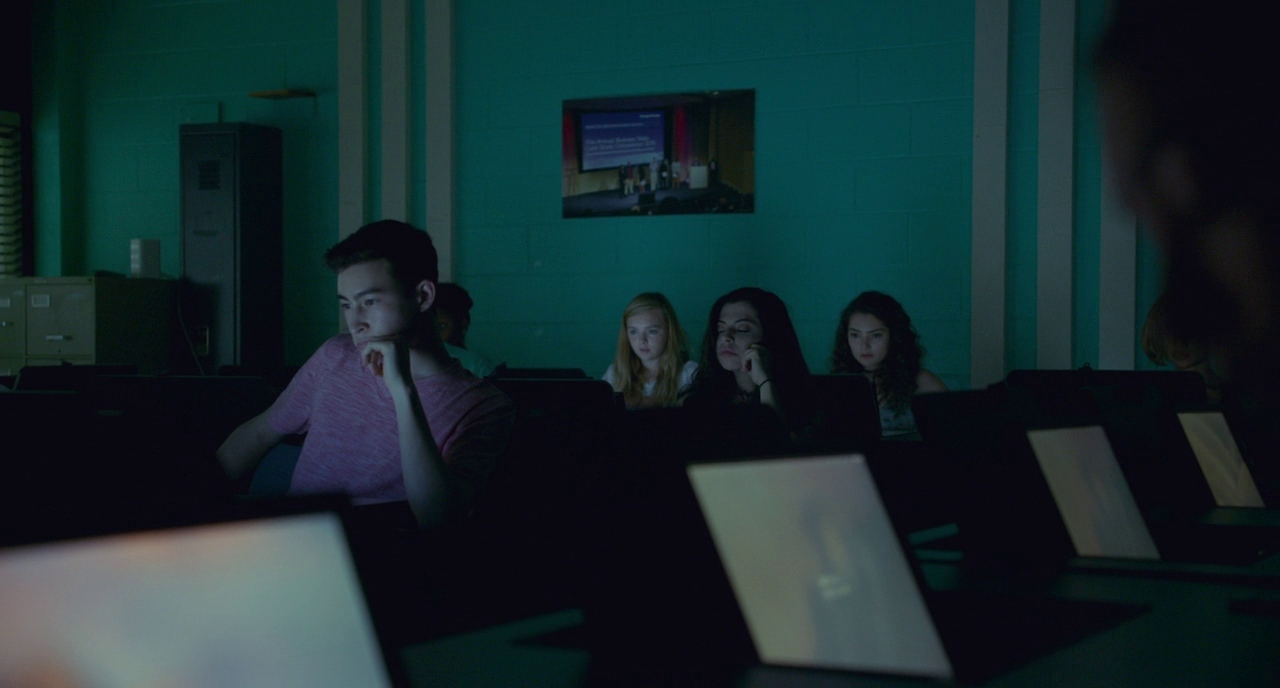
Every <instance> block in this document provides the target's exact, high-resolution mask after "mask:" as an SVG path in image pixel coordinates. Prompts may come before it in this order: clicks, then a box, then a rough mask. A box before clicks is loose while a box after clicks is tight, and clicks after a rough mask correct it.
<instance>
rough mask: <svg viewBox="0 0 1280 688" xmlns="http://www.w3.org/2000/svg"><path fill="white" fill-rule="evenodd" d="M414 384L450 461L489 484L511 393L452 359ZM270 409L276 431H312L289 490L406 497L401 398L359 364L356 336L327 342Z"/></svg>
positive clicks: (507, 431) (366, 498)
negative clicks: (399, 411) (394, 398)
mask: <svg viewBox="0 0 1280 688" xmlns="http://www.w3.org/2000/svg"><path fill="white" fill-rule="evenodd" d="M415 386H416V387H417V388H418V396H419V398H420V399H421V400H422V408H423V410H424V411H425V412H426V416H427V425H428V427H430V428H431V436H432V437H434V438H435V441H436V446H438V447H440V453H441V455H442V456H443V457H444V462H445V465H446V466H448V468H449V470H451V471H453V472H454V473H455V474H457V475H460V476H464V477H467V478H469V479H471V480H472V481H474V482H475V483H476V484H477V485H480V484H483V482H484V480H485V479H486V478H487V477H488V475H489V472H490V471H491V470H492V469H493V465H494V462H495V461H496V460H497V458H498V457H499V456H500V455H501V454H502V452H503V451H504V450H505V449H506V444H507V439H508V438H509V437H510V435H511V428H512V426H513V424H514V423H515V407H514V406H513V405H512V403H511V400H510V399H508V398H507V397H506V395H504V394H503V393H502V392H500V391H498V389H497V388H495V387H494V386H493V385H490V384H489V383H488V382H485V381H484V380H481V379H479V378H477V377H475V376H474V375H472V374H471V373H469V372H467V371H466V370H465V369H463V368H462V366H461V365H459V364H458V363H457V362H456V361H455V362H454V364H453V365H451V366H450V367H448V368H447V369H446V370H443V371H441V372H439V373H437V374H435V375H432V376H431V377H428V378H425V379H422V380H418V381H416V382H415ZM268 418H269V420H270V422H271V428H272V429H273V430H275V431H276V432H279V433H282V434H286V435H288V434H305V435H306V439H305V440H304V441H303V443H302V453H301V454H300V455H299V457H298V463H297V467H296V468H295V469H294V471H293V482H292V484H291V485H290V487H289V492H290V493H291V494H346V495H350V496H351V497H352V501H353V502H354V503H356V504H373V503H377V502H389V501H400V500H404V499H406V495H405V489H404V478H403V475H402V473H401V469H400V440H399V435H398V430H397V426H396V410H395V405H394V404H393V402H392V400H391V394H390V393H389V392H388V391H387V388H386V385H385V384H384V383H383V382H382V380H380V379H379V378H376V377H374V376H373V375H372V374H370V373H369V371H368V370H366V369H365V368H364V366H363V365H362V364H361V362H360V353H359V351H358V350H357V349H356V347H355V343H354V342H353V341H352V339H351V335H346V334H344V335H338V336H336V337H333V338H332V339H330V340H328V341H326V342H325V343H324V344H323V345H321V347H320V349H319V350H317V351H316V353H315V354H313V355H312V356H311V358H310V359H309V360H307V362H306V363H305V364H303V366H302V368H301V369H300V370H298V373H297V374H296V375H294V377H293V380H292V381H291V382H290V383H289V386H288V387H287V388H286V389H285V390H284V392H283V393H281V394H280V396H279V398H277V399H276V401H275V403H274V404H272V405H271V409H270V412H269V415H268Z"/></svg>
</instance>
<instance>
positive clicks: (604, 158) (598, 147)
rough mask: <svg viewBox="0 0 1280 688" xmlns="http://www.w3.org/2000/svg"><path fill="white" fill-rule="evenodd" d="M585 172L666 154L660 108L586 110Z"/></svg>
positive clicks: (583, 156)
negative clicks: (627, 110) (617, 110)
mask: <svg viewBox="0 0 1280 688" xmlns="http://www.w3.org/2000/svg"><path fill="white" fill-rule="evenodd" d="M581 127H582V171H584V172H586V171H589V170H599V169H604V168H610V167H619V166H621V165H625V164H627V163H632V164H645V165H648V164H649V163H650V162H651V161H652V160H653V159H654V158H658V159H659V160H661V159H662V158H664V157H666V151H665V149H664V147H663V145H662V141H663V135H664V131H665V127H664V126H663V113H662V112H661V111H659V110H643V111H631V112H584V113H582V123H581Z"/></svg>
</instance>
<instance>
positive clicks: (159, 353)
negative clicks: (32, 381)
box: [0, 273, 178, 375]
mask: <svg viewBox="0 0 1280 688" xmlns="http://www.w3.org/2000/svg"><path fill="white" fill-rule="evenodd" d="M176 306H177V302H176V290H175V286H174V282H173V281H172V280H165V279H145V278H133V277H123V276H119V275H114V274H105V273H104V274H99V275H94V276H92V277H22V278H6V279H4V280H0V375H16V374H17V373H18V370H20V369H21V368H22V366H24V365H58V364H61V363H71V364H76V365H135V366H137V367H138V370H139V372H145V373H158V372H163V371H166V370H169V368H170V362H171V351H172V349H173V342H174V341H175V333H176V332H177V331H178V330H177V328H176V325H175V322H176Z"/></svg>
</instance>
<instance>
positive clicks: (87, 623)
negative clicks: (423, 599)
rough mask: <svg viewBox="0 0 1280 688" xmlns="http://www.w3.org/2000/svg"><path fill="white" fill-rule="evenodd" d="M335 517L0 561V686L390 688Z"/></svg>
mask: <svg viewBox="0 0 1280 688" xmlns="http://www.w3.org/2000/svg"><path fill="white" fill-rule="evenodd" d="M364 604H365V603H364V597H363V594H362V591H361V589H360V587H359V581H358V579H357V577H356V571H355V569H354V567H353V565H352V562H351V560H350V554H349V551H348V549H347V544H346V540H345V536H344V533H343V529H342V525H341V523H340V521H339V520H338V517H337V516H336V515H334V514H328V513H323V514H309V515H304V516H290V517H283V518H276V519H270V520H256V521H244V522H233V523H225V524H219V525H211V526H199V527H192V528H181V529H174V530H164V531H155V532H146V533H133V534H127V535H117V536H109V537H101V538H94V539H90V540H82V541H75V542H64V543H54V544H46V545H38V546H28V547H19V548H13V549H7V550H0V605H3V609H4V612H3V614H0V686H10V685H17V686H25V685H59V686H62V685H67V686H184V687H191V686H195V687H200V686H273V687H278V686H299V687H301V686H308V687H310V686H386V685H389V684H390V682H389V678H388V675H387V672H386V667H385V665H384V664H383V658H382V654H381V651H380V649H379V646H378V643H377V638H376V635H375V633H374V629H373V626H372V623H371V620H370V618H369V616H368V612H367V609H366V607H365V606H364Z"/></svg>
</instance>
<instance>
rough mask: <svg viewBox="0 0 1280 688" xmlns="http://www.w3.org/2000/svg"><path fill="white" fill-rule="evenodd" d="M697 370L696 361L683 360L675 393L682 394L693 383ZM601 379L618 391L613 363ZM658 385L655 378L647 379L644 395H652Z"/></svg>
mask: <svg viewBox="0 0 1280 688" xmlns="http://www.w3.org/2000/svg"><path fill="white" fill-rule="evenodd" d="M697 372H698V362H697V361H685V363H684V367H683V368H681V369H680V386H679V387H678V388H677V389H676V394H683V393H684V391H685V390H686V389H689V385H691V384H693V376H694V374H695V373H697ZM600 379H601V380H604V381H605V382H608V383H609V386H610V387H612V388H613V390H614V391H615V392H616V391H618V382H619V380H618V373H617V371H615V370H614V369H613V364H612V363H610V364H609V367H608V368H607V369H606V370H605V371H604V375H602V376H600ZM657 386H658V381H657V380H649V381H648V382H646V383H644V396H646V397H651V396H653V390H654V389H655V388H656V387H657Z"/></svg>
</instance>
